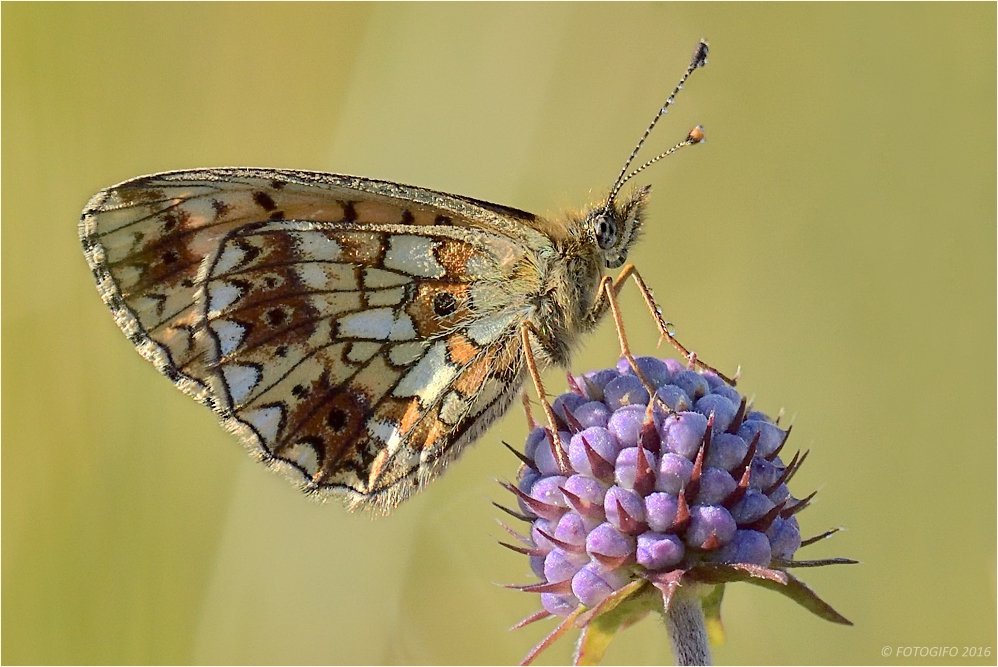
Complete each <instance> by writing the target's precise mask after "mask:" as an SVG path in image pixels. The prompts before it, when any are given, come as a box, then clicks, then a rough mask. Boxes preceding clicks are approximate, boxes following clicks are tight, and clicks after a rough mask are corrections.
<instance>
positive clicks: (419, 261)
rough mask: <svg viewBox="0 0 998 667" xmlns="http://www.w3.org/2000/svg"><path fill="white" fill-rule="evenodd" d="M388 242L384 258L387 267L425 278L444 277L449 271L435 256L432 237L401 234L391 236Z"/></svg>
mask: <svg viewBox="0 0 998 667" xmlns="http://www.w3.org/2000/svg"><path fill="white" fill-rule="evenodd" d="M388 244H389V245H388V250H387V252H385V259H384V265H385V267H386V268H389V269H395V270H396V271H402V272H403V273H407V274H409V275H410V276H421V277H423V278H442V277H443V276H444V275H445V274H446V273H447V271H445V270H444V267H443V266H441V265H440V263H439V262H438V261H437V259H436V257H434V256H433V248H434V246H435V245H436V244H435V243H434V242H433V240H432V239H429V238H427V237H425V236H410V235H407V234H400V235H398V236H391V237H389V239H388Z"/></svg>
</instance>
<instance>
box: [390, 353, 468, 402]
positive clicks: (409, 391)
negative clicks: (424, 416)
mask: <svg viewBox="0 0 998 667" xmlns="http://www.w3.org/2000/svg"><path fill="white" fill-rule="evenodd" d="M455 375H457V369H456V368H454V367H453V366H451V365H450V364H448V363H447V343H446V342H445V341H438V342H437V343H435V344H434V345H433V347H431V348H430V349H429V350H427V352H426V354H425V355H423V358H422V359H420V360H419V363H417V364H416V365H415V366H413V367H412V370H410V371H409V372H408V373H406V374H405V375H404V376H403V377H402V380H401V381H400V382H399V383H398V385H397V386H396V387H395V391H394V392H392V393H393V394H394V395H395V396H401V397H408V396H418V397H419V400H420V402H421V403H422V404H423V405H429V404H430V403H432V402H433V401H435V400H436V398H437V396H439V395H440V392H441V391H443V389H444V387H446V386H448V385H449V384H450V383H451V381H452V380H453V379H454V376H455Z"/></svg>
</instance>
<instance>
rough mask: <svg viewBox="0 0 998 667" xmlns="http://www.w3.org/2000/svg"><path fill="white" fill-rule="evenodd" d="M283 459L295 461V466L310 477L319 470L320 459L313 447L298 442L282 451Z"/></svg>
mask: <svg viewBox="0 0 998 667" xmlns="http://www.w3.org/2000/svg"><path fill="white" fill-rule="evenodd" d="M281 458H286V459H288V460H290V461H294V462H295V464H296V465H297V466H298V467H299V468H301V469H302V470H304V471H305V472H306V473H308V474H309V475H314V474H315V473H316V472H318V470H319V457H318V456H316V454H315V450H314V449H313V448H312V446H311V445H306V444H304V443H301V442H296V443H295V444H293V445H291V446H290V447H288V448H287V449H285V450H283V451H281Z"/></svg>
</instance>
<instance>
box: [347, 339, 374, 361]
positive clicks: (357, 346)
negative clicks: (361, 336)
mask: <svg viewBox="0 0 998 667" xmlns="http://www.w3.org/2000/svg"><path fill="white" fill-rule="evenodd" d="M349 345H350V348H349V350H348V351H347V359H349V360H350V361H352V362H354V363H355V364H362V363H364V362H365V361H367V360H368V359H370V358H371V357H373V356H374V355H375V354H377V353H378V352H379V351H380V350H381V344H380V343H350V344H349Z"/></svg>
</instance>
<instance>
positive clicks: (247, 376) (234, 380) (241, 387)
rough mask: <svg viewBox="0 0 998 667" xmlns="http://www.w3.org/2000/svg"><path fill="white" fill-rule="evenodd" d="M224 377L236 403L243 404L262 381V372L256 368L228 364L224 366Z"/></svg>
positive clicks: (230, 394)
mask: <svg viewBox="0 0 998 667" xmlns="http://www.w3.org/2000/svg"><path fill="white" fill-rule="evenodd" d="M222 375H223V376H224V377H225V386H226V387H228V389H229V396H231V397H232V401H233V402H234V403H241V402H242V400H243V399H244V398H246V397H247V396H249V393H250V392H251V391H253V387H255V386H256V385H257V383H258V382H259V381H260V370H259V369H258V368H256V367H255V366H242V365H239V364H227V365H225V366H222Z"/></svg>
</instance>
